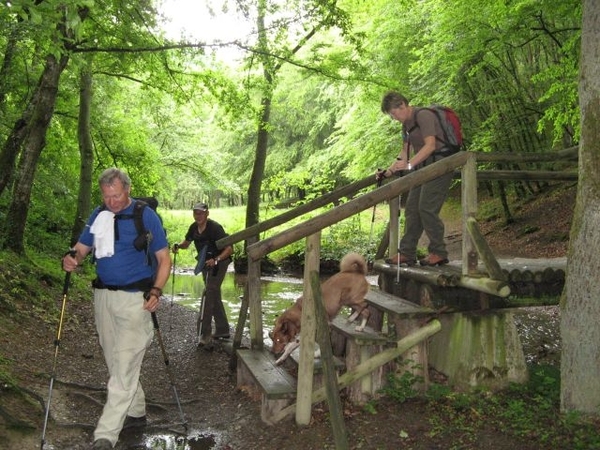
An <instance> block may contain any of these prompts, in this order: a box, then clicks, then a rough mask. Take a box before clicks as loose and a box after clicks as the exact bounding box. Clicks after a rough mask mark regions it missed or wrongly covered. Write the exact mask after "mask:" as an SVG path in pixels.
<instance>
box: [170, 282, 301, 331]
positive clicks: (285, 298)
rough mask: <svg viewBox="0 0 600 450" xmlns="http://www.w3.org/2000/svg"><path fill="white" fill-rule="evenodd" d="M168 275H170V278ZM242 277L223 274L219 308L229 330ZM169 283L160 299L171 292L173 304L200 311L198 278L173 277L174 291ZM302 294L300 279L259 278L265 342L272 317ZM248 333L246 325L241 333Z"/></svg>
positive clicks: (241, 290)
mask: <svg viewBox="0 0 600 450" xmlns="http://www.w3.org/2000/svg"><path fill="white" fill-rule="evenodd" d="M171 276H172V275H171ZM245 284H246V275H240V274H236V273H234V272H233V271H230V272H228V273H227V274H226V275H225V279H224V280H223V284H222V286H221V293H222V296H223V305H224V306H225V311H226V312H227V318H228V319H229V323H230V326H231V327H235V326H236V324H237V319H238V317H239V314H240V306H241V296H242V295H243V293H244V286H245ZM172 286H173V281H172V279H169V281H168V283H167V284H166V285H165V287H166V289H165V290H164V297H165V298H166V300H167V301H169V302H170V301H171V296H172V292H170V291H169V289H170V290H172V291H173V292H174V295H173V302H175V303H177V304H180V305H183V306H186V307H189V308H191V309H193V310H194V311H199V310H200V299H201V297H202V291H203V290H204V282H203V280H202V276H200V275H198V276H195V275H194V274H193V273H192V272H183V273H176V274H175V283H174V286H175V287H174V289H173V288H172ZM301 294H302V279H299V278H290V277H262V278H261V299H262V308H263V317H264V324H265V327H264V333H265V341H266V340H268V336H267V335H266V334H267V332H268V331H269V330H270V329H271V325H272V324H273V323H274V322H275V317H276V316H278V315H279V314H281V312H282V311H283V310H284V309H286V308H287V307H288V306H290V305H291V304H292V303H294V302H295V301H296V298H298V296H300V295H301ZM247 333H248V323H246V330H245V334H247Z"/></svg>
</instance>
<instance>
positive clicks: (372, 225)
mask: <svg viewBox="0 0 600 450" xmlns="http://www.w3.org/2000/svg"><path fill="white" fill-rule="evenodd" d="M377 172H381V169H377ZM382 182H383V178H382V177H379V178H377V187H378V188H379V187H381V183H382ZM376 209H377V203H375V204H374V205H373V214H372V215H371V231H369V247H368V252H369V253H370V252H371V250H372V248H371V246H372V244H373V227H374V226H375V210H376ZM372 256H373V255H372V254H369V255H368V258H367V265H368V266H369V269H372V268H373V258H372Z"/></svg>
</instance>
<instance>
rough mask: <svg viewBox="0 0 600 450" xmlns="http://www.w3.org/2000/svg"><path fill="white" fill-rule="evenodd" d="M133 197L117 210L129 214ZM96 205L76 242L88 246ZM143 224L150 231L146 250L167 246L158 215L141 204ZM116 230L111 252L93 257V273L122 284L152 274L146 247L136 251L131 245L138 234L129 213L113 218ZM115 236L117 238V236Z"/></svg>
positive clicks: (92, 242) (103, 278)
mask: <svg viewBox="0 0 600 450" xmlns="http://www.w3.org/2000/svg"><path fill="white" fill-rule="evenodd" d="M134 205H135V200H132V202H131V205H129V206H128V207H127V208H125V209H124V210H122V211H119V213H118V214H123V215H130V216H132V215H133V209H134ZM100 211H101V208H100V207H97V208H96V209H95V210H94V211H93V212H92V214H91V215H90V217H89V219H88V221H87V223H86V224H85V228H84V229H83V232H82V233H81V236H80V237H79V242H81V243H82V244H84V245H87V246H88V247H93V245H94V235H93V234H92V233H90V227H91V225H92V224H93V223H94V220H95V219H96V217H97V216H98V214H99V213H100ZM142 221H143V223H144V228H146V230H148V231H150V233H152V240H151V242H150V246H149V249H148V252H149V253H150V254H151V255H153V254H154V253H156V252H157V251H159V250H162V249H163V248H165V247H168V245H169V244H168V242H167V237H166V235H165V230H164V228H163V226H162V223H161V221H160V218H159V217H158V215H157V214H156V213H155V212H154V211H153V210H152V208H150V207H145V208H144V210H143V213H142ZM115 222H116V226H117V227H118V230H115V231H116V232H115V252H114V255H113V256H109V257H106V258H99V259H97V260H96V273H97V275H98V277H99V278H100V279H101V280H102V282H103V283H104V284H106V285H112V286H125V285H128V284H132V283H135V282H136V281H140V280H143V279H146V278H150V277H153V276H154V271H155V268H153V267H152V266H151V265H149V264H148V258H147V256H146V251H145V250H142V251H138V250H136V249H135V247H134V246H133V241H134V240H135V238H136V237H137V236H138V232H137V229H136V227H135V219H133V217H132V218H131V219H129V218H122V219H115ZM117 236H118V239H117Z"/></svg>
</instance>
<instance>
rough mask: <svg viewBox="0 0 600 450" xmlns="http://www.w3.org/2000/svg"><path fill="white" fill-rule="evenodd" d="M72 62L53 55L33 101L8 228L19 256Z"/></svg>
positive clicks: (10, 246) (8, 237)
mask: <svg viewBox="0 0 600 450" xmlns="http://www.w3.org/2000/svg"><path fill="white" fill-rule="evenodd" d="M68 61H69V58H68V56H62V57H61V58H60V60H57V59H56V58H55V57H54V56H53V55H50V56H48V57H47V58H46V66H45V67H44V71H43V73H42V76H41V78H40V82H39V85H38V88H37V90H36V93H35V95H34V97H33V99H32V101H31V107H32V116H31V123H30V125H29V127H28V129H27V136H26V137H25V141H24V145H23V152H22V155H21V159H20V161H19V166H18V168H17V176H16V177H15V184H14V189H13V197H12V201H11V203H10V206H9V208H8V214H7V219H6V224H5V229H6V235H5V236H6V239H5V241H4V247H5V248H7V249H10V250H13V251H14V252H16V253H23V252H24V245H23V237H24V233H25V224H26V222H27V214H28V212H29V200H30V198H31V189H32V187H33V180H34V177H35V171H36V169H37V163H38V159H39V157H40V154H41V153H42V150H43V148H44V146H45V145H46V131H47V130H48V127H49V125H50V120H51V119H52V115H53V114H54V107H55V105H56V97H57V94H58V82H59V79H60V75H61V73H62V71H63V70H64V68H65V67H66V65H67V62H68Z"/></svg>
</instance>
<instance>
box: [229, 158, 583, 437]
mask: <svg viewBox="0 0 600 450" xmlns="http://www.w3.org/2000/svg"><path fill="white" fill-rule="evenodd" d="M546 156H547V157H548V159H549V160H561V161H564V160H565V159H576V157H577V151H576V149H569V150H566V151H563V152H559V153H555V154H550V155H546ZM503 157H504V158H505V159H506V158H509V159H510V161H512V162H514V161H515V160H517V161H519V162H522V163H524V162H527V161H539V155H536V156H535V158H534V157H531V156H528V155H513V154H511V155H503ZM501 158H502V156H500V155H493V156H490V155H483V154H477V153H473V152H460V153H457V154H455V155H453V156H450V157H447V158H444V159H442V160H440V161H438V162H436V163H435V164H432V165H430V166H427V167H424V168H422V169H420V170H418V171H416V172H411V173H410V174H408V175H406V176H403V177H401V178H398V179H395V180H393V181H390V182H388V183H386V184H384V185H383V186H380V187H376V188H374V189H372V190H370V191H368V192H366V193H364V194H362V195H359V196H356V197H354V198H353V199H352V200H349V201H347V202H345V203H343V204H341V205H340V206H337V207H335V208H333V209H330V210H328V211H326V212H324V213H322V214H320V215H318V216H316V217H313V218H311V219H308V220H306V221H303V222H302V223H300V224H298V225H295V226H292V227H290V228H288V229H287V230H285V231H284V232H281V233H278V234H275V235H273V236H270V237H268V238H266V239H262V240H259V238H258V236H259V235H260V234H261V233H263V232H264V231H266V230H269V229H271V228H273V227H275V226H279V225H282V224H285V223H286V222H288V221H289V220H291V219H293V218H296V217H299V216H301V215H303V214H305V213H307V212H309V211H312V210H314V209H317V208H320V207H322V206H325V205H328V204H331V203H334V202H336V201H337V200H338V199H340V198H342V197H353V196H355V195H356V193H358V192H359V191H361V190H363V189H365V188H367V187H369V186H371V185H374V184H375V179H374V176H369V177H367V178H364V179H362V180H359V181H357V182H355V183H352V184H350V185H348V186H345V187H343V188H341V189H338V190H336V191H334V192H331V193H329V194H326V195H324V196H322V197H320V198H318V199H315V200H313V201H311V202H309V203H307V204H304V205H302V206H299V207H297V208H295V209H293V210H290V211H288V212H286V213H284V214H281V215H279V216H277V217H274V218H272V219H269V220H266V221H264V222H261V223H260V224H257V225H255V226H253V227H250V228H247V229H245V230H243V231H241V232H239V233H236V234H233V235H231V236H229V237H227V238H225V239H223V240H221V241H219V242H218V243H217V245H218V246H220V247H223V246H225V245H231V244H234V243H236V242H241V241H246V249H247V254H248V277H247V285H246V288H245V293H244V296H243V299H242V307H241V310H240V317H239V321H238V325H237V327H236V335H235V338H234V354H233V357H232V368H233V367H237V371H238V387H243V386H244V387H248V386H250V387H251V388H253V389H256V390H257V391H258V392H259V393H260V395H261V398H262V401H261V405H262V406H261V414H262V418H263V420H264V421H265V422H266V423H270V424H272V423H275V422H277V421H279V420H281V419H283V418H285V417H287V416H289V415H292V414H295V417H296V422H297V423H298V424H299V425H307V424H308V423H309V421H310V416H311V411H312V404H314V403H315V402H319V401H323V400H325V399H327V401H328V404H329V407H330V410H331V414H332V426H333V428H334V434H335V433H336V429H338V430H339V427H340V424H339V421H340V420H343V419H341V417H342V416H341V412H339V408H340V405H339V402H340V398H339V394H338V393H339V390H341V389H346V390H347V393H348V395H349V396H350V398H351V399H352V400H353V401H355V402H357V403H363V402H366V401H368V400H369V399H371V398H373V397H374V396H376V395H377V392H378V390H379V389H380V388H381V387H382V385H383V384H384V383H385V380H386V375H387V374H388V373H390V372H396V373H399V372H402V371H411V372H414V373H417V374H419V375H420V376H421V377H422V380H423V386H426V385H427V383H428V373H429V368H430V367H433V368H435V369H436V370H438V371H439V372H442V373H443V374H445V375H446V376H447V378H448V381H449V383H450V384H452V385H453V386H455V387H457V388H471V387H475V386H489V387H491V388H496V387H502V386H505V385H506V384H507V383H508V382H523V381H525V380H526V378H527V370H526V367H525V359H524V356H523V351H522V348H521V345H520V341H519V336H518V333H517V330H516V327H515V324H514V320H513V308H516V307H521V306H530V305H540V304H546V303H547V302H548V301H551V302H554V301H555V300H554V299H552V300H549V298H550V296H554V297H556V295H558V294H559V293H560V292H561V290H562V286H563V284H564V279H565V269H566V259H564V258H557V259H553V260H529V259H512V260H498V259H496V258H495V256H494V255H493V253H492V251H491V250H490V248H489V246H488V245H487V243H486V241H485V239H484V237H483V236H482V234H481V232H480V231H479V227H478V225H477V222H476V220H475V217H476V213H477V181H478V178H479V179H491V178H493V174H492V172H494V171H481V170H480V171H478V170H477V163H478V161H480V162H481V161H482V160H486V161H490V160H496V161H498V160H501ZM458 171H459V172H458ZM448 172H455V173H456V174H457V176H460V177H461V179H462V183H461V190H462V192H461V194H462V214H463V231H462V236H463V240H462V260H460V261H453V262H451V263H450V264H448V265H445V266H441V267H396V266H392V265H389V264H386V263H385V261H384V259H383V257H384V254H385V253H386V252H387V253H388V255H389V256H393V255H395V254H396V253H397V249H396V248H395V245H390V244H387V245H385V246H384V245H381V246H380V248H379V250H378V251H377V254H376V257H375V262H374V265H373V270H374V271H376V272H378V273H379V283H378V284H379V288H376V287H372V288H371V290H370V292H369V293H368V294H367V297H366V300H367V302H368V303H369V305H370V309H371V311H372V314H371V318H370V320H369V324H368V327H367V329H366V330H365V331H364V332H356V331H355V330H354V327H353V326H351V325H349V324H348V323H346V321H345V319H343V318H341V317H338V318H337V319H336V320H334V321H333V322H332V323H328V321H327V319H326V317H325V312H324V310H323V308H322V302H321V293H320V283H319V275H318V268H319V262H320V239H321V237H320V236H321V230H322V229H324V228H327V227H329V226H331V225H333V224H335V223H337V222H339V221H341V220H344V219H346V218H348V217H350V216H352V215H354V214H357V213H359V212H361V211H364V210H367V209H369V208H371V207H373V206H375V205H377V204H378V203H381V202H388V203H389V208H390V217H391V218H392V220H391V221H390V223H389V225H388V230H387V233H388V234H387V235H386V236H385V238H384V239H383V240H382V242H387V243H396V242H397V238H398V233H399V225H398V220H395V219H396V218H397V217H399V212H400V211H399V204H400V202H399V201H398V198H399V196H400V195H402V194H403V193H405V192H408V190H409V189H410V188H411V187H412V186H416V185H419V184H422V183H425V182H427V181H429V180H431V179H434V178H436V177H439V176H441V175H443V174H446V173H448ZM496 177H497V178H501V179H507V180H508V179H526V180H564V181H566V180H570V181H572V180H576V179H577V173H576V172H543V171H537V172H531V171H527V172H525V171H522V172H516V171H512V172H500V171H498V172H497V173H496ZM300 239H306V252H305V255H306V260H305V277H304V280H305V282H304V303H303V305H304V308H303V311H302V331H301V343H302V344H301V347H300V354H299V357H298V358H297V364H294V365H293V368H292V370H289V369H290V367H289V365H288V366H287V367H282V366H277V365H275V364H274V361H275V358H274V356H273V355H272V354H271V352H270V351H269V350H268V349H265V346H264V342H263V335H264V333H263V327H264V326H265V324H263V321H262V318H263V314H262V307H261V298H260V292H261V290H260V276H261V269H260V261H261V259H262V258H263V257H264V256H265V255H267V254H268V253H270V252H272V251H274V250H277V249H279V248H282V247H284V246H286V245H288V244H291V243H293V242H295V241H298V240H300ZM525 296H526V297H527V299H526V300H525ZM248 317H249V325H250V341H251V347H250V348H249V349H241V348H239V347H240V343H241V339H242V332H243V329H244V324H245V322H246V320H247V318H248ZM266 326H267V327H269V328H270V327H271V326H272V324H266ZM315 342H318V344H319V346H320V349H321V359H320V360H315V359H314V348H315ZM290 361H291V360H290ZM292 373H295V375H292ZM336 421H338V422H337V426H336ZM342 428H343V424H342ZM336 440H337V437H336Z"/></svg>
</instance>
